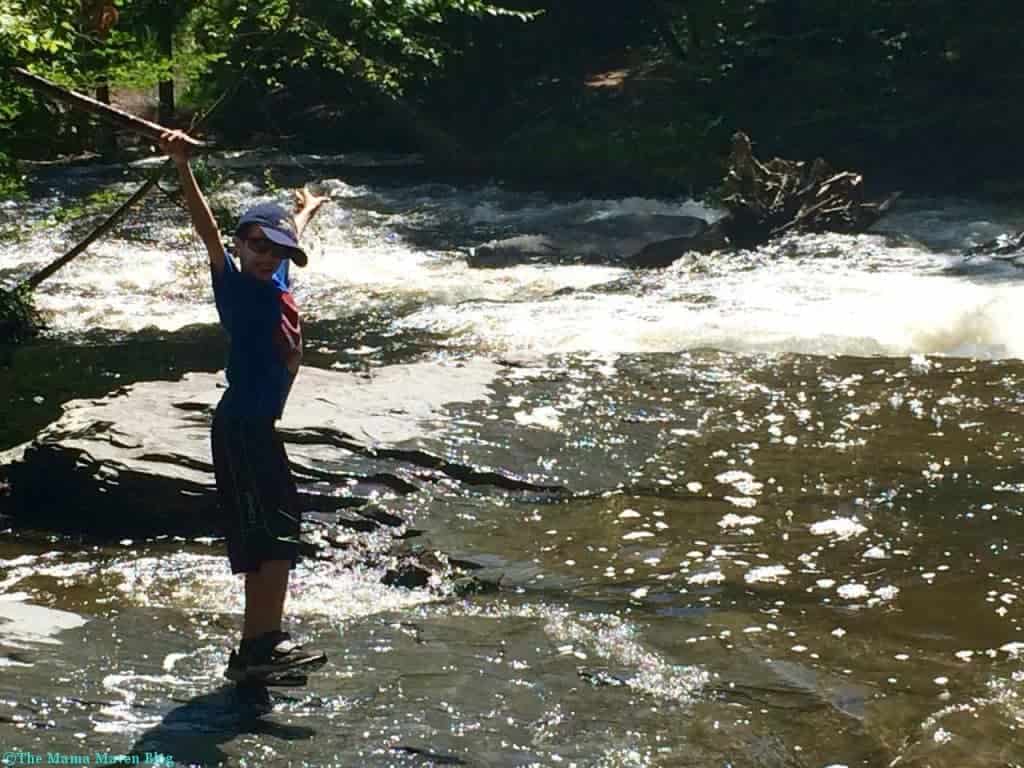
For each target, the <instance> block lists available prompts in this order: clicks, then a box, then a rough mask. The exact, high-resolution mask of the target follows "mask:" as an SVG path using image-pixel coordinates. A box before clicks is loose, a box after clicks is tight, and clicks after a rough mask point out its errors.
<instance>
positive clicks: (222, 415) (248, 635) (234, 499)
mask: <svg viewBox="0 0 1024 768" xmlns="http://www.w3.org/2000/svg"><path fill="white" fill-rule="evenodd" d="M185 138H186V136H185V134H184V133H182V132H181V131H167V132H166V133H164V134H163V136H162V140H161V147H162V149H163V151H164V152H165V153H166V154H167V155H169V156H170V157H171V158H172V160H173V161H174V164H175V166H176V167H177V169H178V178H179V180H180V182H181V190H182V194H183V195H184V197H185V202H186V204H187V206H188V210H189V213H190V214H191V217H192V225H193V226H194V227H195V230H196V232H197V233H198V234H199V237H200V239H201V240H202V241H203V243H204V245H205V246H206V252H207V254H208V255H209V257H210V271H211V274H212V278H213V292H214V297H215V299H216V303H217V313H218V315H219V316H220V321H221V325H222V326H224V328H225V330H226V331H227V332H228V335H229V337H230V351H229V354H228V364H227V379H228V388H227V390H226V391H225V392H224V395H223V396H222V397H221V400H220V403H219V404H218V405H217V410H216V412H215V414H214V418H213V428H212V430H211V441H212V444H213V465H214V471H215V474H216V478H217V499H218V503H219V505H220V508H221V514H222V515H223V522H224V524H225V528H226V529H227V550H228V559H229V561H230V563H231V571H232V573H244V574H245V618H244V620H243V625H242V640H241V643H240V645H239V648H238V651H237V652H235V651H232V652H231V657H230V659H229V661H228V666H227V670H226V671H225V672H224V675H225V677H227V678H228V679H229V680H233V681H235V682H238V683H245V682H258V683H263V684H277V685H302V684H304V683H305V682H306V677H305V675H306V673H307V672H310V671H312V670H314V669H317V668H319V667H321V666H323V664H324V663H326V661H327V657H326V656H325V655H324V654H323V653H321V652H319V651H313V650H310V649H308V648H303V647H302V646H301V645H299V644H297V643H295V642H293V641H292V640H291V638H290V636H289V635H288V633H287V632H283V631H282V630H281V619H282V615H283V612H284V601H285V595H286V593H287V590H288V577H289V572H290V570H291V569H292V568H294V567H295V563H296V562H297V559H298V554H299V548H300V543H299V518H300V514H299V510H298V508H297V504H296V498H297V497H296V489H295V482H294V480H293V478H292V476H291V471H290V469H289V467H288V458H287V456H286V455H285V451H284V444H283V443H282V442H281V438H280V437H279V436H278V435H277V433H276V431H275V429H274V422H275V421H276V420H277V419H278V418H280V416H281V412H282V410H283V409H284V404H285V401H286V400H287V397H288V392H289V390H290V388H291V384H292V381H293V380H294V378H295V374H296V373H297V372H298V368H299V361H300V358H301V357H302V334H301V326H300V324H299V314H298V310H297V309H296V306H295V302H294V301H293V299H292V295H291V293H290V291H289V280H288V263H289V261H294V262H295V264H296V265H297V266H300V267H303V266H305V265H306V261H307V257H306V253H305V251H303V250H302V249H301V248H300V247H299V236H300V235H301V234H302V230H303V229H304V228H305V227H306V224H308V223H309V221H310V219H311V218H312V217H313V215H314V214H315V213H316V212H317V210H319V208H320V206H321V205H322V204H323V202H324V198H320V197H316V196H315V195H313V194H311V193H310V192H308V191H307V190H305V189H303V190H301V191H298V192H296V194H295V198H296V212H295V215H294V217H292V216H290V215H289V214H288V213H287V212H286V211H285V210H284V209H283V208H282V207H281V206H279V205H276V204H274V203H265V204H262V205H257V206H255V207H254V208H251V209H250V210H248V211H246V213H245V214H243V216H242V218H241V219H240V220H239V222H238V226H237V228H236V230H235V239H234V249H233V251H232V253H231V254H228V253H226V252H225V250H224V245H223V242H222V240H221V235H220V232H219V231H218V230H217V223H216V221H215V220H214V218H213V214H212V213H211V212H210V208H209V205H208V204H207V202H206V199H205V198H204V197H203V194H202V192H201V191H200V190H199V185H198V184H197V183H196V179H195V176H193V174H192V169H191V167H190V166H189V162H188V159H189V148H188V145H187V144H186V142H185ZM235 255H237V257H238V259H239V266H236V265H235V262H234V258H233V256H235Z"/></svg>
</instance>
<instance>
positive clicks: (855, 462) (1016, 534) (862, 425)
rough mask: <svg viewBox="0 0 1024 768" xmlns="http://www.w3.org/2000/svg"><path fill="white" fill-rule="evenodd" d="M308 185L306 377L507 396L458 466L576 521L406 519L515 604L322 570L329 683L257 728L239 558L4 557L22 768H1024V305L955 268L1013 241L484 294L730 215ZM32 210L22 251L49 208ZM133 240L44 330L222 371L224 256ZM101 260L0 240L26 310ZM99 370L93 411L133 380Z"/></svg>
mask: <svg viewBox="0 0 1024 768" xmlns="http://www.w3.org/2000/svg"><path fill="white" fill-rule="evenodd" d="M237 172H238V174H239V179H240V181H236V182H234V183H233V184H230V185H229V186H228V187H227V189H226V191H225V192H224V193H223V195H224V196H225V198H226V200H227V201H228V202H229V203H231V204H233V205H235V206H236V207H237V206H241V205H243V204H244V201H249V200H255V199H262V198H263V197H264V190H263V189H262V188H261V187H259V186H258V185H255V184H254V180H255V179H258V178H259V173H260V171H259V170H247V169H246V168H244V167H243V168H240V169H238V171H237ZM309 172H310V173H312V174H313V175H312V176H307V177H306V178H312V179H313V180H315V181H318V182H320V184H321V188H322V189H323V190H326V191H328V192H329V193H330V194H331V196H332V203H331V204H330V205H329V207H327V208H326V209H325V211H324V213H323V215H322V216H321V217H320V218H319V220H318V221H317V222H316V224H315V225H314V229H313V231H312V234H311V240H312V242H313V247H312V249H311V250H312V253H311V260H310V267H309V268H308V269H307V270H303V271H297V272H296V278H297V288H296V290H297V293H298V296H299V299H300V301H301V303H302V306H303V307H304V308H305V310H306V313H307V317H309V318H310V326H309V327H310V329H311V332H310V334H309V335H310V339H311V341H312V345H313V346H314V349H313V350H311V352H313V353H314V354H313V357H314V362H316V363H317V364H321V365H324V366H331V365H333V366H337V367H345V368H357V369H365V368H370V369H372V368H373V367H374V366H379V365H384V364H394V363H401V362H409V361H412V360H418V359H430V358H432V357H441V356H443V357H446V358H458V357H487V358H491V359H500V360H508V361H512V362H513V363H514V364H513V365H509V366H506V367H504V368H503V372H502V373H500V374H499V375H498V376H497V377H496V378H495V379H494V381H493V382H491V385H490V387H489V395H488V398H487V399H486V400H478V401H475V402H472V403H464V404H453V405H450V406H449V407H448V409H447V415H448V420H447V422H446V423H444V424H443V425H440V429H439V431H438V432H437V433H436V434H434V435H432V437H431V440H432V441H434V443H435V448H436V450H437V451H438V452H440V453H443V454H445V455H447V456H449V457H450V458H452V459H455V460H458V461H461V462H464V463H466V464H469V465H472V466H478V467H482V468H497V469H500V470H503V471H507V472H510V473H515V474H517V475H519V476H527V477H531V478H539V479H543V480H544V481H546V482H548V483H551V484H560V485H563V486H565V487H566V488H568V489H569V490H570V491H571V495H569V496H566V495H564V494H563V495H558V496H549V495H543V494H537V493H532V494H531V493H507V492H501V491H499V490H497V489H493V488H490V487H488V486H467V485H463V484H460V483H450V484H444V483H442V484H438V485H437V487H435V488H433V489H431V490H430V491H429V492H426V491H424V492H422V493H419V494H416V495H414V496H411V497H393V498H384V499H382V500H381V505H382V506H384V507H385V508H390V510H391V511H393V512H395V513H396V514H400V515H402V516H403V517H405V518H407V519H409V520H410V521H411V524H412V525H414V526H415V527H416V528H417V529H419V530H421V531H423V532H424V535H423V536H422V537H421V538H420V542H421V543H423V544H424V545H425V546H427V547H431V548H436V549H438V550H440V551H442V552H445V553H448V554H449V555H451V556H453V557H459V558H468V559H473V560H476V561H477V562H480V563H482V564H484V565H485V566H486V567H485V568H484V569H483V570H482V571H481V572H480V573H479V575H480V577H481V579H483V580H484V581H486V582H488V583H490V584H492V585H496V589H494V590H493V591H490V592H485V593H481V594H477V595H474V596H469V597H465V596H458V595H456V594H455V593H454V592H453V591H452V590H451V588H450V586H448V585H447V584H446V583H444V582H443V581H442V582H439V583H438V584H435V585H433V586H431V587H427V588H423V589H419V590H406V589H401V588H395V587H386V586H383V585H382V584H381V574H382V572H383V569H384V568H385V567H386V562H381V563H380V564H379V565H377V566H370V565H366V564H365V563H364V564H353V563H352V562H347V561H345V560H344V559H342V560H340V561H339V562H335V563H323V562H321V563H317V564H315V565H310V564H307V565H304V566H303V567H302V568H301V569H300V571H299V572H298V574H297V577H296V579H295V581H294V583H293V588H292V594H291V596H290V602H289V605H290V612H291V613H292V614H293V615H294V621H293V627H294V629H295V632H296V634H298V635H300V636H304V637H307V638H309V639H310V640H311V641H312V642H315V643H316V644H318V645H320V646H322V647H323V648H324V649H325V650H327V652H328V653H329V655H330V656H331V664H330V665H329V666H328V667H327V668H325V670H324V671H323V672H322V673H321V674H320V675H318V677H317V679H316V683H315V685H311V686H310V687H308V688H305V689H296V690H293V691H287V690H278V691H275V692H274V693H273V698H272V700H271V701H269V702H267V701H263V700H256V699H254V698H251V697H250V698H247V697H245V696H242V695H240V694H239V692H238V691H237V690H236V689H234V688H233V687H230V686H226V685H224V683H223V680H222V678H221V677H220V675H221V671H222V669H223V666H224V664H225V663H226V659H227V653H228V650H229V648H230V646H231V644H232V642H233V641H234V638H235V633H236V632H237V626H238V621H239V615H238V614H239V610H240V605H241V591H240V585H239V583H238V582H237V580H236V579H234V578H233V577H232V576H231V575H230V574H229V573H228V569H227V565H226V562H225V561H224V558H223V557H222V556H221V554H220V549H219V545H218V544H217V543H212V544H210V543H207V542H184V541H175V540H174V539H173V538H166V539H163V540H160V541H149V542H134V541H123V542H121V543H109V544H104V545H95V544H93V543H91V542H78V541H74V540H70V539H67V538H60V537H53V538H50V539H47V538H46V537H45V536H40V535H35V534H33V535H28V534H17V535H16V534H13V533H11V534H8V535H6V536H5V537H3V538H0V592H2V594H0V625H2V628H3V633H4V634H3V636H2V638H0V664H2V665H3V666H4V670H3V672H4V674H3V676H2V678H0V746H3V747H4V748H5V749H7V750H14V751H18V750H20V751H23V752H29V753H34V754H40V755H44V756H45V754H46V753H47V752H54V751H61V752H63V753H66V754H89V755H92V754H94V753H95V752H97V751H99V752H109V753H111V754H129V753H132V754H139V755H144V754H145V753H147V752H149V753H155V752H160V753H163V754H167V755H172V756H173V757H174V758H175V759H176V760H177V761H178V763H179V764H189V763H197V764H203V765H215V764H217V763H224V764H228V765H285V764H289V763H291V764H294V765H303V764H305V765H327V764H335V765H345V766H364V765H365V766H391V765H396V766H403V765H423V766H425V765H458V764H464V765H470V766H510V767H511V766H534V765H536V766H571V765H575V766H580V767H582V766H608V767H609V768H611V767H612V766H666V767H669V766H688V765H693V766H727V765H732V766H741V765H742V766H745V765H758V766H822V768H824V766H839V765H846V766H854V765H858V766H922V767H923V766H949V767H950V768H953V767H954V766H956V767H959V766H979V767H980V766H991V765H1020V764H1024V746H1022V744H1024V742H1022V740H1021V738H1020V730H1021V728H1022V727H1024V700H1022V698H1021V697H1022V695H1024V663H1022V662H1021V660H1020V659H1019V653H1020V651H1021V650H1024V633H1022V626H1021V621H1022V619H1024V616H1022V613H1021V611H1022V607H1021V601H1022V599H1024V596H1022V594H1021V591H1022V586H1024V567H1022V561H1021V545H1020V543H1019V542H1020V533H1021V526H1022V519H1021V518H1022V515H1024V498H1022V494H1024V478H1022V477H1021V474H1020V463H1021V452H1022V445H1021V437H1020V435H1021V434H1024V415H1022V411H1024V396H1022V395H1021V385H1022V382H1024V368H1022V367H1021V365H1020V363H1019V361H1018V360H1017V359H1016V358H1018V357H1020V356H1021V350H1022V348H1024V347H1022V344H1024V342H1022V341H1021V335H1020V332H1019V329H1020V327H1021V321H1022V320H1024V317H1022V315H1024V309H1022V308H1024V293H1022V282H1021V280H1020V279H1019V276H1018V275H1019V274H1020V273H1019V272H1018V269H1019V268H1018V267H1016V266H1014V265H1013V264H1012V263H1008V262H1002V261H998V260H986V259H981V258H976V259H972V260H967V261H965V260H964V259H963V258H962V257H961V256H960V255H959V254H960V249H962V248H964V247H967V246H969V245H973V244H976V243H977V242H980V241H982V240H985V239H988V238H990V237H994V236H995V235H997V234H1000V233H1001V232H1006V231H1010V230H1012V229H1014V228H1015V227H1017V226H1018V225H1021V224H1022V223H1024V215H1022V212H1021V211H1015V210H1012V209H999V208H995V207H991V206H980V205H974V204H969V203H966V202H963V201H954V200H916V201H913V200H912V201H909V202H907V203H905V204H904V205H903V207H902V208H901V209H900V210H899V211H898V212H897V213H896V214H895V215H894V216H893V217H892V218H890V219H889V220H887V221H886V222H883V225H882V226H880V227H879V231H878V232H877V233H872V234H867V235H862V236H858V237H838V236H820V237H804V238H797V239H793V240H791V241H787V242H784V243H782V244H779V245H775V246H772V247H771V248H767V249H763V250H758V251H754V252H746V253H739V254H733V255H713V256H702V257H698V258H691V259H684V260H682V261H680V262H677V264H675V265H673V266H672V267H669V268H667V269H663V270H655V271H650V272H630V271H627V270H623V269H619V268H616V267H612V266H530V267H514V268H509V269H502V270H475V269H470V268H468V267H467V266H466V259H465V250H466V249H468V248H469V247H471V246H473V245H476V244H478V243H480V242H482V241H484V240H487V239H489V238H492V237H499V236H505V235H510V234H519V233H530V232H532V231H534V230H535V229H538V228H543V229H547V228H550V226H551V225H552V224H553V223H554V224H557V223H558V222H565V224H566V226H569V225H572V226H576V225H578V224H580V223H581V222H586V221H588V220H602V219H607V218H609V217H615V216H621V215H628V214H631V213H661V214H666V213H667V214H673V213H680V214H687V215H703V216H706V217H708V218H712V217H714V216H716V215H717V214H716V212H715V211H712V210H710V209H707V208H704V207H703V206H702V205H700V204H699V203H696V202H694V201H685V200H680V201H669V200H642V199H625V200H586V201H580V202H572V203H566V202H560V201H554V200H549V199H546V198H544V197H542V196H539V195H535V196H531V195H524V194H522V193H512V192H508V191H504V190H502V189H500V188H498V187H495V186H481V187H477V188H473V189H466V188H453V187H449V186H445V185H437V184H431V185H424V184H419V185H411V184H410V185H404V186H399V185H394V184H381V183H376V184H375V183H371V182H366V183H363V184H355V183H346V182H344V181H341V180H332V179H330V178H329V176H328V171H327V170H326V169H324V168H321V167H319V166H317V167H312V168H311V169H310V170H309ZM282 173H286V172H285V171H282ZM287 173H291V174H293V175H296V176H297V175H298V171H297V170H296V169H295V168H294V167H292V168H291V170H290V171H287ZM246 174H248V175H246ZM58 181H67V179H63V178H61V177H58ZM88 181H89V177H88V176H86V177H85V181H84V182H83V181H81V179H78V181H77V182H76V183H83V184H84V183H87V182H88ZM278 197H279V199H281V200H284V199H285V198H284V195H283V194H280V195H278ZM34 205H36V206H38V207H37V208H36V209H32V212H31V213H30V214H29V215H28V217H27V218H28V220H29V221H38V220H39V217H40V215H41V213H42V212H43V211H45V210H47V209H49V208H52V206H53V205H54V200H52V199H41V200H37V201H36V203H35V204H34ZM19 210H20V209H15V208H7V209H5V210H4V216H5V217H7V220H11V219H13V218H15V217H17V216H18V215H19ZM133 221H134V222H135V223H134V225H132V226H131V227H130V228H129V229H128V230H127V231H125V232H122V234H121V235H120V236H119V237H118V238H115V239H111V240H109V241H107V242H106V244H101V245H98V246H97V247H96V248H95V249H94V250H92V251H90V253H89V255H87V256H84V257H82V258H81V259H80V260H79V261H77V262H76V263H75V264H73V265H72V266H71V267H69V268H68V269H67V270H65V271H64V272H62V273H60V275H59V277H58V278H55V279H54V280H53V281H52V282H51V283H48V284H46V285H45V287H44V289H42V290H41V291H40V293H39V294H38V299H39V304H40V305H41V306H42V307H43V308H44V309H46V310H48V311H50V312H51V313H52V318H53V326H54V332H55V334H56V335H57V336H58V337H59V338H62V339H69V340H72V343H73V344H76V345H80V344H82V343H83V342H84V340H90V341H91V342H92V343H98V344H100V349H103V348H104V347H103V345H116V344H127V345H128V347H127V349H128V351H127V352H126V351H124V349H123V348H122V349H121V351H120V352H118V353H117V355H122V356H124V355H130V354H131V350H133V349H135V350H137V354H138V355H141V354H142V352H141V351H142V350H144V349H145V350H147V352H146V355H147V356H148V355H151V354H152V350H151V349H150V347H147V346H144V345H143V340H144V339H151V338H152V337H153V334H154V333H156V332H157V331H161V332H163V333H164V334H165V339H166V341H165V342H163V343H166V344H170V343H171V342H172V341H173V342H174V346H173V347H167V348H168V349H169V350H171V353H173V354H177V355H179V356H181V357H182V358H186V357H188V355H187V354H186V353H185V352H183V351H182V350H189V349H193V348H194V347H199V346H201V345H203V344H206V343H207V342H206V339H207V338H208V336H206V335H204V334H205V331H204V330H202V329H200V330H199V331H195V329H192V330H191V331H188V332H185V331H181V330H180V329H183V328H184V327H185V326H190V325H193V324H200V325H208V324H211V323H213V322H214V319H215V318H214V314H213V311H212V308H211V306H210V301H209V299H210V297H209V289H208V287H207V276H206V273H205V267H204V266H203V261H204V257H203V255H202V253H201V250H200V247H199V246H198V244H197V243H196V241H195V239H194V238H193V237H192V236H191V235H190V234H189V232H188V230H187V228H186V222H185V221H184V220H183V219H182V218H181V216H180V214H178V213H176V212H174V210H173V209H172V208H171V207H169V205H167V204H166V203H165V202H163V201H157V200H155V199H154V201H153V202H152V203H151V204H150V205H149V206H148V207H147V208H146V209H145V212H144V214H142V215H137V216H136V218H135V219H133ZM77 234H81V233H80V232H79V231H78V229H74V228H73V231H69V230H68V228H67V227H66V226H58V227H47V226H40V227H39V228H38V229H35V230H32V231H31V232H30V233H29V234H28V235H27V239H26V240H24V241H22V242H17V243H15V242H8V243H6V244H5V245H4V246H3V247H2V249H0V274H4V275H7V276H11V277H13V276H22V275H24V274H27V273H28V272H29V271H30V270H31V268H33V267H36V266H38V265H40V264H42V263H44V262H46V261H47V260H48V259H49V258H51V257H52V256H53V255H55V254H56V253H57V252H59V251H60V250H61V249H63V248H65V247H67V245H68V244H69V243H70V242H71V241H72V240H73V239H74V237H75V235H77ZM142 329H150V330H146V331H144V332H143V333H137V332H139V331H140V330H142ZM153 329H156V330H153ZM192 333H197V334H198V335H196V336H193V335H191V334H192ZM132 345H134V346H132ZM82 349H83V348H82V347H76V350H79V351H76V352H75V354H85V353H84V352H81V351H80V350H82ZM109 349H111V350H113V349H114V346H110V347H109ZM59 350H60V346H59V345H58V351H57V352H54V353H52V354H55V355H60V354H71V352H72V350H71V349H66V350H65V352H60V351H59ZM171 353H169V354H171ZM188 354H197V355H198V353H188ZM101 357H102V356H101ZM108 359H109V362H108V363H107V365H106V370H105V371H104V372H103V375H108V374H109V375H120V374H121V373H123V372H124V371H121V370H119V367H118V361H119V360H121V359H122V358H121V357H118V356H115V354H114V352H113V351H111V355H110V357H109V358H108ZM188 359H192V358H190V357H188ZM181 365H186V364H185V363H181ZM90 370H91V368H90ZM95 375H96V376H99V375H100V374H95ZM125 375H128V374H125ZM134 375H135V376H136V377H140V376H141V377H145V376H147V375H148V376H150V377H153V376H155V375H156V374H153V373H149V374H147V373H135V374H134ZM33 381H34V380H33ZM103 386H106V385H104V384H102V382H100V383H96V382H95V381H94V380H93V379H89V378H84V379H83V383H81V384H80V385H79V387H80V388H85V390H84V391H83V395H82V396H92V394H93V390H94V389H96V388H99V389H102V388H103ZM85 392H87V393H88V394H87V395H86V394H85ZM73 395H74V387H72V393H71V394H70V395H69V394H67V393H66V392H63V390H62V395H61V397H63V398H64V399H67V397H70V396H73ZM40 396H45V397H48V398H50V399H53V398H55V397H56V395H55V394H53V393H52V392H50V391H42V390H41V395H40ZM24 402H25V403H29V402H31V399H30V398H29V397H28V395H26V397H25V401H24ZM26 407H27V406H26ZM381 546H382V547H383V546H385V545H384V544H383V543H381ZM381 558H382V559H384V560H386V553H384V552H383V551H382V554H381ZM5 619H6V621H5ZM271 708H272V711H271V712H270V713H269V714H267V711H268V709H271Z"/></svg>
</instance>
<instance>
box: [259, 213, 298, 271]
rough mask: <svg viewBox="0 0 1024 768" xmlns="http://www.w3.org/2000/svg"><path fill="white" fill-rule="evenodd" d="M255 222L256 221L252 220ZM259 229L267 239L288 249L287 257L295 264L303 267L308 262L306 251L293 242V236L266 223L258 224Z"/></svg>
mask: <svg viewBox="0 0 1024 768" xmlns="http://www.w3.org/2000/svg"><path fill="white" fill-rule="evenodd" d="M253 223H254V224H257V223H258V222H253ZM259 227H260V229H262V230H263V234H264V235H265V236H266V238H267V239H268V240H270V241H271V242H272V243H276V244H277V245H283V246H284V247H285V248H287V249H288V257H289V258H290V259H291V260H292V261H294V262H295V265H296V266H299V267H304V266H306V264H308V263H309V257H308V256H306V252H305V251H304V250H302V249H301V248H300V247H299V244H298V243H297V242H295V238H294V237H292V236H291V235H289V234H288V233H287V232H282V231H281V230H279V229H275V228H274V227H271V226H268V225H266V224H260V225H259Z"/></svg>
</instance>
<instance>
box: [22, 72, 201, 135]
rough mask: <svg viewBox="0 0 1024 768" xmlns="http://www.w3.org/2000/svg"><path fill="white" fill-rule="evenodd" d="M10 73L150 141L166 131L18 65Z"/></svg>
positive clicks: (35, 87) (50, 94) (44, 92)
mask: <svg viewBox="0 0 1024 768" xmlns="http://www.w3.org/2000/svg"><path fill="white" fill-rule="evenodd" d="M11 76H12V77H13V78H14V79H15V80H17V81H18V82H19V83H21V84H22V85H25V86H28V87H29V88H31V89H33V90H34V91H37V92H38V93H41V94H43V95H44V96H46V97H47V98H50V99H54V100H55V101H61V102H64V103H65V104H69V105H71V106H72V107H75V108H76V109H80V110H82V111H84V112H88V113H90V114H92V115H95V116H96V117H99V118H100V119H102V120H105V121H107V122H109V123H113V124H114V125H117V126H119V127H121V128H124V129H125V130H128V131H131V132H132V133H137V134H139V135H141V136H145V137H146V138H148V139H152V140H153V141H159V140H160V135H161V134H162V133H164V132H165V131H166V130H167V129H166V128H165V127H164V126H162V125H158V124H157V123H153V122H150V121H149V120H144V119H143V118H141V117H138V116H137V115H133V114H131V113H129V112H125V111H124V110H121V109H118V108H117V107H112V106H110V105H109V104H104V103H103V102H102V101H97V100H96V99H94V98H91V97H89V96H86V95H85V94H82V93H77V92H76V91H69V90H67V89H66V88H62V87H61V86H59V85H57V84H56V83H52V82H50V81H49V80H47V79H46V78H43V77H40V76H39V75H33V74H32V73H31V72H28V71H27V70H24V69H21V68H20V67H14V68H12V69H11ZM186 141H187V142H188V143H189V144H190V145H191V146H192V147H193V148H195V149H202V148H205V147H206V144H205V142H202V141H199V140H198V139H193V138H191V137H189V138H188V139H186Z"/></svg>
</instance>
